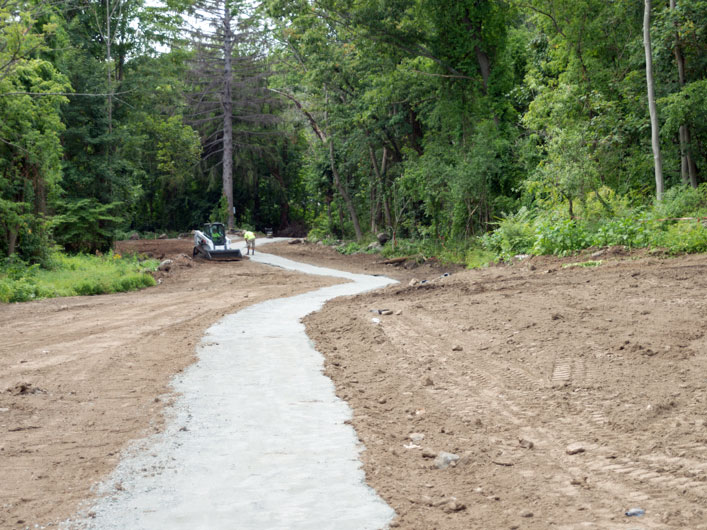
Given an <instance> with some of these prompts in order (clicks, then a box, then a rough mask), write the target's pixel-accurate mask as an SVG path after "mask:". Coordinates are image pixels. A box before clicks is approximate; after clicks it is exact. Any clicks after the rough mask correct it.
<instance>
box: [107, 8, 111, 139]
mask: <svg viewBox="0 0 707 530" xmlns="http://www.w3.org/2000/svg"><path fill="white" fill-rule="evenodd" d="M110 15H111V10H110V3H109V1H108V0H106V61H107V63H108V65H107V68H106V70H108V87H107V88H108V132H109V133H111V132H113V85H112V83H111V75H110V74H111V69H112V68H113V65H112V64H111V61H112V59H111V55H110V39H111V36H110Z"/></svg>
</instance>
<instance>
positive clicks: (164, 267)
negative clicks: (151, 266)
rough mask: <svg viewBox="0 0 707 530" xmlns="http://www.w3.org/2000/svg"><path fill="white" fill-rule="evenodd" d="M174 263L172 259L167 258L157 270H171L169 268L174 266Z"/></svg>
mask: <svg viewBox="0 0 707 530" xmlns="http://www.w3.org/2000/svg"><path fill="white" fill-rule="evenodd" d="M172 263H174V262H173V261H172V260H171V259H166V260H164V261H163V262H162V263H160V265H159V267H157V270H160V271H162V272H169V270H170V269H171V268H172Z"/></svg>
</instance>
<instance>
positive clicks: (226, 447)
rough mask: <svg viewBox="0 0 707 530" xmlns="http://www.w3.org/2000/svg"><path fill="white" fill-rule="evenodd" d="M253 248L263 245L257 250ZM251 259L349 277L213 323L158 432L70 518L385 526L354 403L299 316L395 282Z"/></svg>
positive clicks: (212, 528)
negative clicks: (337, 385) (365, 465)
mask: <svg viewBox="0 0 707 530" xmlns="http://www.w3.org/2000/svg"><path fill="white" fill-rule="evenodd" d="M258 250H259V249H258ZM252 259H253V260H254V261H257V262H260V263H264V264H269V265H274V266H278V267H283V268H286V269H291V270H297V271H301V272H305V273H307V274H318V275H326V276H335V277H339V278H345V279H348V280H351V282H350V283H345V284H341V285H335V286H332V287H326V288H323V289H319V290H316V291H312V292H309V293H304V294H301V295H298V296H294V297H290V298H281V299H277V300H269V301H267V302H263V303H260V304H257V305H253V306H250V307H248V308H246V309H244V310H242V311H239V312H238V313H235V314H232V315H228V316H226V317H224V318H223V319H221V320H220V321H219V322H218V323H216V324H215V325H213V326H212V327H211V328H209V329H208V330H207V332H206V335H205V336H204V338H203V339H202V342H201V344H200V346H199V348H198V353H199V360H198V361H197V363H195V364H194V365H193V366H191V367H190V368H189V369H188V370H186V371H185V372H184V373H183V374H180V375H179V376H177V377H176V378H175V380H174V381H173V387H174V389H175V391H176V392H178V393H179V397H178V399H177V400H176V402H175V404H174V405H173V406H172V407H170V409H169V410H168V411H167V414H168V422H167V426H166V429H165V431H164V432H163V433H161V434H158V435H155V436H152V437H149V438H147V439H146V440H143V441H142V442H140V443H139V444H138V445H137V446H136V447H135V448H134V450H132V451H130V452H129V454H128V455H126V456H125V457H124V458H123V459H122V460H121V463H120V464H119V466H118V467H117V469H116V470H115V472H114V473H113V474H112V475H111V477H110V478H109V480H107V481H106V482H105V483H103V484H102V485H101V487H100V491H99V492H102V493H104V494H105V496H104V497H102V498H101V499H100V500H99V501H98V502H97V503H96V504H95V505H93V506H91V507H90V508H89V510H88V511H89V512H90V514H91V517H90V518H86V519H83V520H82V521H74V522H68V523H67V525H66V526H68V527H70V528H79V527H80V528H95V529H124V528H130V529H170V530H180V529H185V530H187V529H188V530H195V529H209V530H217V529H229V530H235V529H237V530H250V529H252V530H256V529H257V530H260V529H268V530H275V529H287V530H296V529H302V530H304V529H307V530H310V529H337V530H363V529H380V528H385V527H387V526H388V523H389V522H390V520H391V519H392V517H393V516H394V512H393V510H392V509H391V508H390V507H389V506H388V505H387V504H386V503H385V502H384V501H383V500H382V499H380V497H378V495H377V494H376V492H375V491H374V490H372V489H371V488H369V487H368V486H367V485H366V484H365V481H364V473H363V471H362V470H361V463H360V460H359V453H360V451H361V450H363V447H361V445H360V443H359V442H358V439H357V437H356V433H355V432H354V430H353V428H352V427H351V426H349V425H347V424H345V423H344V421H345V420H347V419H350V417H351V410H350V409H349V407H348V405H347V403H345V402H344V401H341V400H340V399H339V398H337V397H336V395H335V393H334V386H333V383H332V382H331V380H330V379H329V378H327V377H325V376H324V375H323V373H322V367H323V358H322V356H321V354H320V353H318V352H317V351H316V350H315V349H314V347H313V345H312V343H311V341H310V340H309V338H308V337H307V335H306V334H305V329H304V325H303V324H302V323H301V322H300V320H301V319H302V318H303V317H304V316H305V315H307V314H308V313H310V312H312V311H316V310H318V309H320V308H321V307H322V305H323V304H324V303H325V302H326V301H327V300H330V299H332V298H335V297H337V296H343V295H352V294H357V293H361V292H364V291H368V290H372V289H376V288H380V287H383V286H385V285H388V284H390V283H394V281H393V280H390V279H388V278H383V277H375V276H367V275H360V274H350V273H346V272H341V271H337V270H333V269H325V268H321V267H314V266H311V265H305V264H301V263H297V262H294V261H290V260H287V259H284V258H280V257H277V256H273V255H269V254H261V253H260V252H258V253H257V254H256V255H255V256H253V257H252Z"/></svg>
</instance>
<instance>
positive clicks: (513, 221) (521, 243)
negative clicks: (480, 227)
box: [481, 207, 536, 261]
mask: <svg viewBox="0 0 707 530" xmlns="http://www.w3.org/2000/svg"><path fill="white" fill-rule="evenodd" d="M535 239H536V234H535V227H534V225H533V219H532V217H531V214H530V211H529V210H528V209H527V208H525V207H523V208H521V209H520V210H519V211H518V212H517V213H515V214H510V215H507V216H506V217H505V218H503V219H502V220H501V221H500V222H499V223H498V228H497V229H496V230H494V231H493V232H491V233H489V234H485V235H484V236H483V237H482V238H481V243H482V245H483V247H484V248H486V249H487V250H489V251H492V252H495V253H496V254H497V255H498V256H499V257H500V258H501V259H503V260H506V261H508V260H510V259H511V258H512V257H513V256H515V255H517V254H527V253H529V252H531V251H532V249H533V245H534V244H535Z"/></svg>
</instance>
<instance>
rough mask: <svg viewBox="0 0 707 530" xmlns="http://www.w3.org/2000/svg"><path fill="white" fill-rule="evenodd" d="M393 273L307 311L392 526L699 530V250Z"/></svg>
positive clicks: (703, 349)
mask: <svg viewBox="0 0 707 530" xmlns="http://www.w3.org/2000/svg"><path fill="white" fill-rule="evenodd" d="M322 253H324V254H326V252H324V251H321V250H319V249H313V252H312V254H313V257H312V259H313V260H314V261H319V262H322V263H326V262H328V260H329V258H328V257H323V256H320V254H322ZM358 259H360V257H359V258H358ZM600 260H601V263H600V264H596V263H587V261H593V262H598V261H600ZM579 263H584V264H585V265H595V264H596V265H598V266H595V267H587V266H585V267H583V266H579V265H578V264H579ZM368 267H369V268H370V267H371V265H368ZM405 272H406V274H401V279H402V277H403V276H406V275H407V277H408V278H409V276H410V274H416V276H417V279H418V280H426V281H425V282H424V283H422V282H420V281H414V280H413V281H410V280H408V281H407V282H406V281H403V282H402V283H401V284H398V285H395V286H391V287H388V288H386V289H384V290H381V291H378V292H375V293H370V294H366V295H361V296H357V297H353V298H342V299H337V300H335V301H332V302H330V303H328V304H327V305H326V306H325V308H324V309H323V310H322V311H321V312H319V313H316V314H312V315H310V316H309V317H307V319H306V324H307V331H308V333H309V334H310V336H311V337H312V338H313V339H314V340H315V342H316V345H317V348H318V349H319V351H321V352H322V353H323V354H324V355H325V356H326V373H327V374H328V375H329V376H330V377H331V378H332V379H333V380H334V382H335V384H336V388H337V392H338V395H339V396H340V397H341V398H342V399H345V400H346V401H348V402H349V403H350V405H351V406H352V408H353V410H354V419H353V421H352V423H353V426H354V427H355V429H356V431H357V432H358V434H359V437H360V439H361V441H362V442H363V443H364V444H365V446H366V451H365V452H364V454H363V459H364V468H365V471H366V477H367V480H368V483H369V484H370V485H371V486H372V487H374V488H375V489H376V490H377V491H378V492H379V494H380V495H381V496H382V497H383V498H384V499H385V500H386V501H387V502H388V503H389V504H390V505H391V506H392V507H393V508H394V509H395V511H396V513H397V514H398V517H397V518H396V520H395V521H394V523H393V526H394V527H399V528H414V529H433V528H436V529H450V530H461V529H469V528H509V529H513V528H524V529H525V528H537V529H544V528H602V529H605V528H625V527H632V528H636V525H638V527H640V528H693V529H695V528H707V384H706V383H707V379H706V378H707V376H706V375H705V374H707V337H706V336H705V331H706V329H705V322H706V321H707V296H706V295H707V256H704V255H703V256H690V257H681V258H677V259H661V258H658V257H650V256H649V255H647V254H646V255H643V256H636V255H629V254H628V253H626V252H625V251H623V250H622V249H609V250H606V251H604V252H601V255H594V256H591V255H590V254H589V253H587V254H586V255H584V256H579V257H577V256H575V257H572V258H566V259H556V258H534V259H529V260H525V261H522V262H519V263H516V264H515V265H513V266H505V267H492V268H488V269H486V270H482V271H458V272H455V273H452V274H451V275H449V276H444V275H440V274H437V272H438V271H436V270H435V269H428V270H425V269H417V270H415V269H413V270H408V271H405ZM378 310H389V311H390V312H391V314H386V313H388V311H382V312H383V314H378ZM373 319H378V320H379V321H380V322H379V323H375V322H374V321H373ZM442 452H447V453H451V454H453V455H456V456H458V457H459V459H458V460H456V461H454V462H453V463H452V465H450V466H449V467H447V468H444V469H440V468H439V467H441V466H442V462H441V459H440V460H438V458H440V453H442ZM452 458H455V457H452ZM438 462H439V464H440V465H439V466H438V465H437V464H438ZM631 508H641V509H643V510H645V515H644V516H642V517H628V516H626V515H625V512H626V511H627V510H629V509H631Z"/></svg>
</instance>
